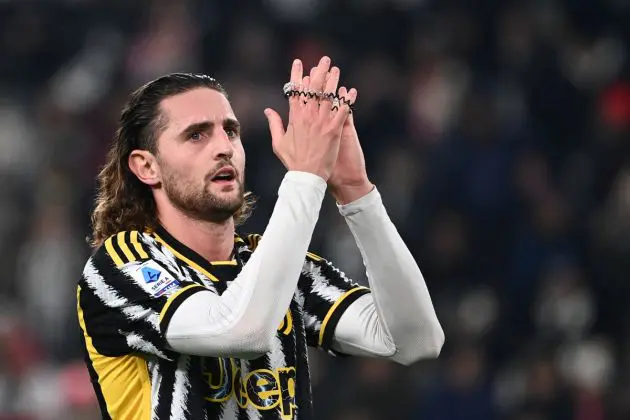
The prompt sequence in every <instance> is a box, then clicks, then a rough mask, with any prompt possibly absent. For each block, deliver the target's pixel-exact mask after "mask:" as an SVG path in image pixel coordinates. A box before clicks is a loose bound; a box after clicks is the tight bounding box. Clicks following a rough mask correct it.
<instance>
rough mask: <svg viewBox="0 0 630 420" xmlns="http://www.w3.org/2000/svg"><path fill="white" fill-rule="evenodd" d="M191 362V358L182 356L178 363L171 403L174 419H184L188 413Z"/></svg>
mask: <svg viewBox="0 0 630 420" xmlns="http://www.w3.org/2000/svg"><path fill="white" fill-rule="evenodd" d="M189 361H190V356H186V355H181V356H180V357H179V362H178V363H177V370H176V371H175V385H174V392H173V402H172V403H171V418H172V419H183V418H184V413H185V412H186V405H187V404H188V387H189V385H190V381H189V380H188V362H189Z"/></svg>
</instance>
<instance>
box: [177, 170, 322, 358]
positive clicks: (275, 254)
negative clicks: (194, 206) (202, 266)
mask: <svg viewBox="0 0 630 420" xmlns="http://www.w3.org/2000/svg"><path fill="white" fill-rule="evenodd" d="M325 192H326V182H325V181H324V180H323V179H322V178H320V177H318V176H316V175H313V174H310V173H305V172H295V171H289V172H288V173H287V174H286V175H285V177H284V179H283V181H282V183H281V185H280V188H279V190H278V200H277V201H276V205H275V207H274V211H273V214H272V216H271V219H270V220H269V223H268V225H267V228H266V229H265V232H264V235H263V238H262V239H261V241H260V243H259V244H258V247H257V248H256V250H255V251H254V252H253V254H252V256H251V257H250V259H249V261H248V262H247V264H245V266H244V267H243V269H242V270H241V272H240V273H239V274H238V276H237V277H236V279H235V280H234V281H233V282H232V284H231V285H230V286H229V287H228V288H227V290H225V292H224V293H223V294H222V295H221V296H218V295H217V294H215V293H213V292H211V291H202V292H199V293H196V294H194V295H191V296H190V297H188V298H187V299H186V300H185V301H184V302H182V304H181V305H180V306H179V307H178V308H177V310H175V312H174V314H173V317H172V318H171V321H170V323H169V325H168V328H167V330H166V340H167V342H168V344H169V346H170V347H171V348H172V349H173V350H175V351H177V352H180V353H185V354H193V355H201V356H232V357H240V358H255V357H258V356H260V355H261V354H264V353H266V352H268V351H270V349H271V339H272V337H273V335H274V334H275V332H276V329H277V327H278V325H280V323H281V321H282V319H283V317H284V315H285V314H286V312H287V308H288V307H289V305H290V303H291V300H292V298H293V294H294V293H295V290H296V288H297V284H298V279H299V277H300V272H301V270H302V266H303V264H304V257H305V255H306V253H307V250H308V246H309V244H310V242H311V237H312V235H313V230H314V229H315V224H316V223H317V219H318V216H319V211H320V209H321V205H322V202H323V199H324V195H325Z"/></svg>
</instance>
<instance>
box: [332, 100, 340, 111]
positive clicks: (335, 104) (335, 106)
mask: <svg viewBox="0 0 630 420" xmlns="http://www.w3.org/2000/svg"><path fill="white" fill-rule="evenodd" d="M332 109H339V98H333V100H332Z"/></svg>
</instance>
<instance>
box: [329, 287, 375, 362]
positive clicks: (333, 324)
mask: <svg viewBox="0 0 630 420" xmlns="http://www.w3.org/2000/svg"><path fill="white" fill-rule="evenodd" d="M368 293H370V290H369V289H359V290H357V291H355V292H352V293H351V294H350V295H348V296H347V297H346V298H345V299H344V300H342V301H341V303H340V304H339V306H337V307H336V308H335V310H334V312H333V313H332V315H331V316H330V318H328V323H327V324H326V329H325V330H324V337H323V338H322V348H323V349H324V350H330V346H331V345H332V340H333V335H334V332H335V328H337V323H338V322H339V319H340V318H341V315H343V313H344V312H345V310H346V309H348V307H349V306H350V305H351V304H352V303H353V302H354V301H356V300H357V299H358V298H360V297H361V296H363V295H366V294H368ZM322 327H323V326H322Z"/></svg>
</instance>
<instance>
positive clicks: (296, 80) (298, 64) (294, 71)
mask: <svg viewBox="0 0 630 420" xmlns="http://www.w3.org/2000/svg"><path fill="white" fill-rule="evenodd" d="M303 72H304V68H303V66H302V61H301V60H299V59H297V58H296V59H295V60H293V64H292V65H291V83H293V84H294V85H295V86H298V85H299V84H300V83H301V82H302V73H303ZM299 103H300V98H299V96H298V95H295V96H292V97H290V98H289V119H291V110H292V109H293V108H295V105H297V104H299Z"/></svg>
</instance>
